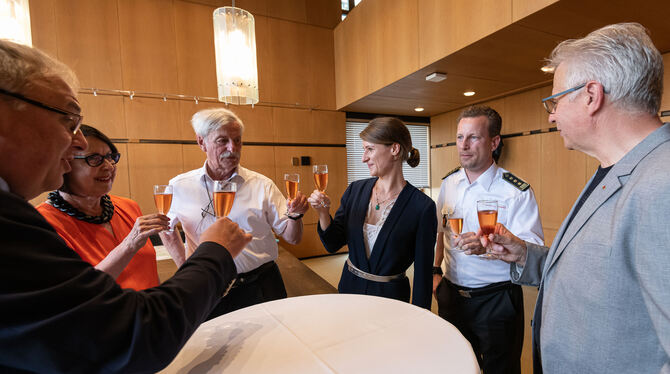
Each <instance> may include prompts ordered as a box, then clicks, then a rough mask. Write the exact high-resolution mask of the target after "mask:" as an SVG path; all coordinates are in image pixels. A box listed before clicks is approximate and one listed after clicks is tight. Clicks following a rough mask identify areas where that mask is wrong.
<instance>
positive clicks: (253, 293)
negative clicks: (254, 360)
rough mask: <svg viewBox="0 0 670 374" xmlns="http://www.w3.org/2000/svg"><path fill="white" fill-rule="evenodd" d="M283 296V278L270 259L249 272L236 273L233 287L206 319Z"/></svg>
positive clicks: (284, 296)
mask: <svg viewBox="0 0 670 374" xmlns="http://www.w3.org/2000/svg"><path fill="white" fill-rule="evenodd" d="M284 298H286V288H285V287H284V280H283V279H282V277H281V273H280V272H279V267H278V266H277V263H276V262H274V261H270V262H268V263H265V264H263V265H261V266H259V267H258V268H256V269H254V270H252V271H250V272H247V273H242V274H238V275H237V280H236V281H235V285H233V288H231V289H230V291H229V292H228V294H227V295H226V296H224V297H222V298H221V301H219V303H218V304H217V305H216V306H215V307H214V309H213V310H212V312H211V313H210V314H209V317H207V320H210V319H212V318H215V317H218V316H220V315H223V314H226V313H230V312H232V311H234V310H238V309H242V308H246V307H248V306H251V305H255V304H260V303H264V302H266V301H272V300H278V299H284Z"/></svg>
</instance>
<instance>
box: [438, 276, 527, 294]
mask: <svg viewBox="0 0 670 374" xmlns="http://www.w3.org/2000/svg"><path fill="white" fill-rule="evenodd" d="M445 280H446V281H447V284H448V285H450V286H451V287H452V288H454V289H455V290H456V291H458V294H459V295H461V296H463V297H467V298H468V299H470V298H473V297H477V296H484V295H488V294H491V293H494V292H498V291H502V290H505V289H508V288H511V287H512V286H514V283H512V282H510V281H507V282H498V283H491V284H489V285H488V286H484V287H480V288H468V287H462V286H459V285H457V284H453V283H451V282H450V281H449V280H448V279H446V278H445Z"/></svg>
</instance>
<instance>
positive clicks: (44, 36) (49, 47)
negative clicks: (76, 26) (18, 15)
mask: <svg viewBox="0 0 670 374" xmlns="http://www.w3.org/2000/svg"><path fill="white" fill-rule="evenodd" d="M55 13H56V2H55V0H32V1H31V2H30V33H31V34H32V39H33V46H34V47H37V48H39V49H41V50H42V51H44V52H46V53H47V54H49V55H51V56H52V57H56V58H57V57H58V29H59V27H58V23H57V22H56V17H55V16H54V15H55Z"/></svg>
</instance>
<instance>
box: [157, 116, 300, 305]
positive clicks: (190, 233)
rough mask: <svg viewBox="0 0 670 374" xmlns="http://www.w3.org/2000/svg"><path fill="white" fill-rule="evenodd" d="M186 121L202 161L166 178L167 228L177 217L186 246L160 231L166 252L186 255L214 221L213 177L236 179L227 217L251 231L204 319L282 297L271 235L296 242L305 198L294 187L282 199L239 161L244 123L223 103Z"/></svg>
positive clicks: (271, 185)
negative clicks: (231, 278)
mask: <svg viewBox="0 0 670 374" xmlns="http://www.w3.org/2000/svg"><path fill="white" fill-rule="evenodd" d="M191 123H192V125H193V129H194V130H195V133H196V136H197V141H198V145H199V146H200V148H201V149H202V150H203V152H205V153H206V154H207V160H206V161H205V164H204V165H203V166H202V167H201V168H199V169H195V170H191V171H189V172H186V173H184V174H180V175H178V176H176V177H174V178H172V180H170V185H172V186H173V200H172V206H171V208H170V212H169V213H168V216H169V217H170V219H171V225H172V227H174V225H175V224H177V223H178V222H181V225H182V228H183V229H184V232H185V234H186V248H184V245H183V243H182V241H181V238H180V237H179V234H178V233H176V232H172V233H168V232H163V233H161V239H162V240H163V243H164V244H165V246H166V247H167V249H168V251H169V252H170V253H171V254H179V255H181V256H183V257H188V256H189V255H190V254H191V253H192V251H193V250H194V249H195V248H197V246H198V244H199V243H200V234H201V233H202V232H203V231H205V229H207V227H209V226H210V225H211V224H212V223H214V221H215V220H216V216H215V214H214V207H213V191H214V181H231V182H236V183H237V192H236V194H235V201H234V203H233V207H232V209H231V211H230V214H229V215H228V218H230V219H231V220H232V221H233V222H235V223H237V224H238V225H239V226H240V227H241V228H242V229H243V230H245V231H246V232H248V233H251V234H252V235H253V240H252V241H251V242H250V243H249V244H248V245H247V246H246V247H245V248H244V250H243V251H242V253H240V255H239V256H237V258H235V266H236V267H237V272H238V276H237V280H236V282H235V284H234V285H233V288H232V289H231V290H230V292H229V293H228V294H227V295H226V296H225V297H224V298H223V299H222V300H224V301H223V302H220V303H219V305H218V306H217V307H216V308H215V309H214V310H213V311H212V313H211V314H210V317H209V318H214V317H216V316H219V315H221V314H224V313H228V312H231V311H233V310H237V309H241V308H244V307H247V306H250V305H254V304H258V303H261V302H265V301H270V300H276V299H280V298H285V297H286V288H285V287H284V282H283V280H282V277H281V273H280V272H279V268H278V267H277V264H276V263H275V260H276V259H277V255H278V246H277V242H276V240H275V236H274V234H275V233H276V234H277V235H281V236H282V238H284V240H286V241H287V242H288V243H291V244H297V243H298V242H300V240H301V239H302V231H303V227H302V216H303V214H304V213H305V212H306V211H307V209H308V204H307V199H306V197H305V196H304V195H302V194H301V193H300V192H298V195H297V197H296V198H295V199H294V200H292V201H291V202H290V203H289V204H287V202H286V199H285V198H284V196H283V195H282V193H281V192H280V191H279V189H278V188H277V186H276V185H275V184H274V183H273V182H272V180H271V179H270V178H268V177H266V176H264V175H261V174H259V173H256V172H254V171H251V170H248V169H245V168H244V167H242V166H240V156H241V151H242V133H243V131H244V124H243V123H242V121H241V120H240V119H239V118H238V117H237V116H236V115H235V114H234V113H233V112H231V111H229V110H227V109H223V108H217V109H206V110H202V111H200V112H198V113H196V114H194V115H193V118H192V119H191ZM287 213H290V215H287ZM182 254H183V255H182Z"/></svg>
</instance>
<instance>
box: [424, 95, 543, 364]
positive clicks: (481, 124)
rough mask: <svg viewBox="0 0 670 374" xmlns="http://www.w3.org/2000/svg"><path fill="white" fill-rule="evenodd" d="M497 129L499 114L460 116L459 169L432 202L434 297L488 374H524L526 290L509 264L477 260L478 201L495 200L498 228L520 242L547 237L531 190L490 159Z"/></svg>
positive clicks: (482, 109)
mask: <svg viewBox="0 0 670 374" xmlns="http://www.w3.org/2000/svg"><path fill="white" fill-rule="evenodd" d="M501 127H502V119H501V118H500V115H499V114H498V113H497V112H496V111H495V110H493V109H491V108H489V107H486V106H475V107H470V108H467V109H466V110H464V111H463V112H462V113H461V115H460V116H459V119H458V129H457V138H456V146H457V149H458V156H459V160H460V163H461V167H458V168H456V169H454V170H452V171H451V172H450V173H449V174H447V176H446V177H445V178H444V180H443V181H442V186H441V187H440V195H439V197H438V202H437V213H438V222H439V225H438V226H440V227H439V228H438V234H437V246H436V249H435V263H434V266H435V267H434V268H433V274H434V276H433V292H434V294H435V298H436V299H437V301H438V307H439V310H438V314H439V315H440V316H441V317H442V318H444V319H445V320H447V321H449V322H450V323H452V324H453V325H454V326H456V327H457V328H458V329H459V330H460V331H461V333H462V334H463V335H464V336H465V337H466V338H467V339H468V340H469V341H470V343H471V344H472V348H473V350H474V351H475V354H476V356H477V359H478V361H479V365H480V367H481V368H482V370H483V371H484V373H485V374H491V373H521V363H520V360H521V349H522V346H523V329H524V326H523V325H524V315H523V313H524V311H523V292H522V289H521V287H520V286H518V285H514V284H512V283H511V282H510V274H509V265H508V264H507V263H505V262H503V261H500V260H497V259H491V258H485V257H478V256H477V255H481V254H484V252H485V249H484V248H483V247H482V245H481V242H480V240H479V237H478V236H477V234H476V233H477V231H478V229H479V221H478V218H477V201H478V200H496V201H497V202H498V222H501V223H503V224H504V225H505V227H509V228H510V230H511V231H512V232H513V233H514V234H516V235H517V236H519V237H521V238H523V239H524V240H527V241H529V242H532V243H538V244H542V243H543V239H544V234H543V233H542V224H541V223H540V215H539V212H538V208H537V203H536V201H535V195H534V194H533V190H532V189H531V188H530V185H528V183H525V182H524V181H522V180H521V179H519V178H518V177H516V176H514V175H513V174H511V173H509V172H508V171H507V170H505V169H503V168H501V167H499V166H498V165H497V164H496V163H495V161H494V152H496V151H497V152H499V151H500V150H499V149H498V147H499V146H500V147H501V145H500V142H501V139H500V129H501ZM496 156H499V153H498V154H497V155H496ZM496 158H497V157H496ZM450 214H451V215H453V216H454V217H458V218H463V229H462V234H461V235H458V236H457V235H455V234H454V233H453V232H451V231H450V229H449V225H448V224H447V215H450ZM443 262H444V265H445V268H446V272H445V274H444V277H443V276H442V272H443V271H442V263H443Z"/></svg>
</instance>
